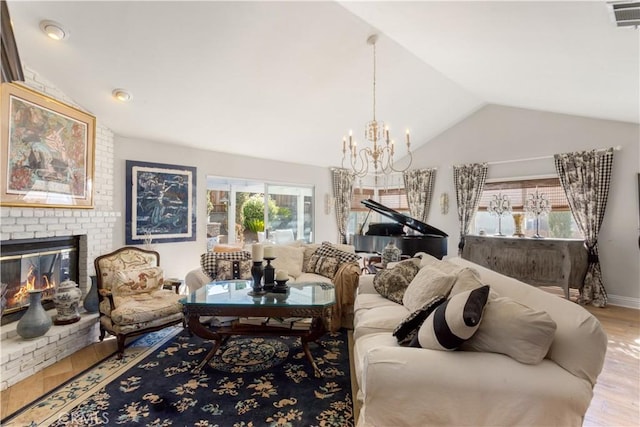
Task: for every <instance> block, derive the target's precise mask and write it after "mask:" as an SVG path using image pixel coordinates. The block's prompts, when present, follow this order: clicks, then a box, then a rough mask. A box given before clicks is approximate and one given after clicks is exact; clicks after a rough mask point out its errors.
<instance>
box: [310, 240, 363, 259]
mask: <svg viewBox="0 0 640 427" xmlns="http://www.w3.org/2000/svg"><path fill="white" fill-rule="evenodd" d="M341 248H344V245H342V246H340V247H339V246H338V245H334V244H333V243H331V242H322V245H320V247H319V248H318V249H316V251H315V254H316V255H321V256H330V257H334V258H338V260H340V262H341V263H343V262H357V261H358V260H359V259H360V256H358V255H356V254H355V253H353V252H348V251H345V250H343V249H341Z"/></svg>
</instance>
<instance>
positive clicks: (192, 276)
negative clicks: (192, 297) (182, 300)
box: [184, 268, 211, 293]
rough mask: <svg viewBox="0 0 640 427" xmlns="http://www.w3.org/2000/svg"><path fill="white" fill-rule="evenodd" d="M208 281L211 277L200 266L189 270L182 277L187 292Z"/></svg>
mask: <svg viewBox="0 0 640 427" xmlns="http://www.w3.org/2000/svg"><path fill="white" fill-rule="evenodd" d="M209 282H211V279H210V278H209V276H208V275H207V274H206V273H205V272H204V271H203V270H202V268H197V269H195V270H191V271H190V272H188V273H187V275H186V276H185V278H184V283H185V285H187V290H188V292H189V293H191V292H194V291H196V290H198V289H200V288H201V287H203V286H204V285H206V284H207V283H209Z"/></svg>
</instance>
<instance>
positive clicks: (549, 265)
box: [462, 235, 587, 298]
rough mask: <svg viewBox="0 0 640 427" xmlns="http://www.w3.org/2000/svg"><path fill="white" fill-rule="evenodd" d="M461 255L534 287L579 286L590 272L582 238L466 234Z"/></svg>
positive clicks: (565, 290) (567, 296)
mask: <svg viewBox="0 0 640 427" xmlns="http://www.w3.org/2000/svg"><path fill="white" fill-rule="evenodd" d="M462 258H464V259H466V260H469V261H471V262H475V263H476V264H479V265H481V266H483V267H487V268H489V269H491V270H494V271H497V272H498V273H502V274H504V275H507V276H510V277H513V278H515V279H518V280H521V281H523V282H525V283H528V284H530V285H534V286H560V287H562V289H563V290H564V294H565V297H566V298H569V288H570V287H571V288H579V287H580V286H581V285H582V282H583V280H584V276H585V274H586V272H587V250H586V249H585V248H584V242H583V241H582V240H573V239H548V238H545V239H534V238H527V237H500V236H473V235H468V236H465V245H464V249H463V250H462Z"/></svg>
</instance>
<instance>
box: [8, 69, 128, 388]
mask: <svg viewBox="0 0 640 427" xmlns="http://www.w3.org/2000/svg"><path fill="white" fill-rule="evenodd" d="M24 69H25V70H24V71H25V79H26V82H25V83H26V84H27V85H29V86H30V87H32V88H34V89H35V90H37V91H40V92H42V93H45V94H47V95H48V96H51V97H53V98H56V99H59V100H61V101H62V102H65V103H67V104H70V105H74V103H73V101H72V100H71V99H69V98H68V97H67V96H66V95H65V94H64V93H62V92H61V91H60V90H58V89H57V88H56V87H55V86H53V85H52V84H51V83H49V82H47V81H46V80H44V79H43V78H42V77H41V76H40V75H38V74H37V73H36V72H35V71H33V70H32V69H30V68H28V67H27V66H25V67H24ZM75 106H76V107H78V108H81V109H82V106H77V105H75ZM97 119H98V120H97V126H96V144H95V145H96V154H95V167H94V172H95V176H94V180H93V189H94V197H93V204H94V206H93V208H91V209H68V208H59V207H24V206H22V207H11V206H5V205H4V204H3V205H2V206H1V208H0V241H1V242H2V249H3V252H4V246H5V244H7V243H8V244H12V243H14V242H18V241H24V240H25V239H28V240H30V241H32V242H43V241H46V240H51V239H53V240H58V239H76V240H78V245H79V250H78V260H77V280H75V281H76V283H78V285H79V287H80V289H81V290H82V294H83V298H84V296H85V295H86V292H87V289H88V288H89V287H90V278H89V277H90V276H92V275H93V274H95V271H94V267H93V260H94V259H95V258H96V257H97V256H99V255H102V254H104V253H107V252H110V251H112V250H113V242H114V237H113V230H114V224H115V223H116V221H117V220H118V218H119V217H120V215H121V214H120V212H116V211H114V208H113V207H114V188H113V187H114V185H113V182H114V153H113V149H114V138H113V133H112V132H111V131H110V130H109V129H108V128H106V127H104V126H103V125H102V124H101V122H100V118H99V117H98V118H97ZM50 262H51V259H49V263H50ZM44 265H45V270H47V269H48V266H47V262H46V261H45V262H44ZM47 273H48V272H47ZM2 279H3V281H4V279H5V273H4V266H3V273H2ZM56 280H59V279H56ZM48 313H49V314H50V315H51V316H54V315H55V313H56V312H55V309H52V310H49V311H48ZM9 314H10V313H9ZM81 315H82V318H81V320H80V322H77V323H74V324H71V325H53V326H52V327H51V329H50V330H49V332H47V334H46V335H44V336H43V337H40V338H36V339H33V340H24V339H22V338H21V337H19V336H18V335H17V334H16V332H15V325H16V324H17V322H15V321H14V322H12V323H8V324H6V325H2V326H0V346H1V367H0V378H2V382H1V388H0V389H1V390H4V389H6V388H7V387H9V386H11V385H13V384H15V383H16V382H18V381H20V380H22V379H24V378H26V377H28V376H30V375H33V374H35V373H37V372H39V371H40V370H42V369H44V368H45V367H46V366H49V365H51V364H53V363H54V362H56V361H58V360H60V359H61V358H63V357H66V356H68V355H70V354H72V353H73V352H75V351H77V350H79V349H81V348H83V347H85V346H87V345H89V344H91V343H92V342H95V341H96V340H97V335H98V333H97V331H98V327H97V314H87V313H82V314H81ZM3 317H4V316H3Z"/></svg>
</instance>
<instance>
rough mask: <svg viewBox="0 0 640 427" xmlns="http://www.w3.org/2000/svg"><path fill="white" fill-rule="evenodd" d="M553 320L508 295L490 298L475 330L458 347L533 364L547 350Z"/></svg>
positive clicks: (543, 355) (540, 360)
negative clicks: (499, 354)
mask: <svg viewBox="0 0 640 427" xmlns="http://www.w3.org/2000/svg"><path fill="white" fill-rule="evenodd" d="M555 332H556V322H554V321H553V319H551V316H549V314H547V312H545V311H542V310H534V309H532V308H530V307H527V306H525V305H523V304H520V303H519V302H517V301H515V300H513V299H511V298H508V297H499V298H495V299H494V298H490V299H489V302H488V303H487V305H486V307H485V309H484V315H483V317H482V323H480V327H479V328H478V330H477V331H476V333H475V334H474V335H473V336H472V337H471V338H470V339H469V340H468V341H466V342H464V343H463V344H462V346H461V347H460V348H461V349H462V350H472V351H484V352H490V353H501V354H506V355H507V356H510V357H511V358H513V359H515V360H517V361H518V362H521V363H526V364H529V365H535V364H538V363H540V362H542V359H544V357H545V356H546V355H547V353H548V352H549V347H551V343H552V342H553V339H554V337H555Z"/></svg>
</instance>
